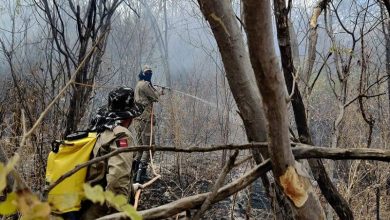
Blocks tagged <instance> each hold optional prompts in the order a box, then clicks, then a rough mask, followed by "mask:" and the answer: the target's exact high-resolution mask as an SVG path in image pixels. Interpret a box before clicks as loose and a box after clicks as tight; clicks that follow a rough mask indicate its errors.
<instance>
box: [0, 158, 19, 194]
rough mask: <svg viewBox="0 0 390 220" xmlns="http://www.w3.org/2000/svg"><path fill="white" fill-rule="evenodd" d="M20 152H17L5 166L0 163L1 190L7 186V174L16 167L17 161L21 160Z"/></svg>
mask: <svg viewBox="0 0 390 220" xmlns="http://www.w3.org/2000/svg"><path fill="white" fill-rule="evenodd" d="M19 158H20V157H19V154H15V155H14V156H13V157H12V158H11V159H10V160H9V161H8V163H7V165H5V166H4V164H3V163H0V191H3V190H4V189H5V187H6V186H7V175H8V174H9V173H10V172H11V171H12V170H13V169H14V167H15V165H16V163H17V162H18V161H19Z"/></svg>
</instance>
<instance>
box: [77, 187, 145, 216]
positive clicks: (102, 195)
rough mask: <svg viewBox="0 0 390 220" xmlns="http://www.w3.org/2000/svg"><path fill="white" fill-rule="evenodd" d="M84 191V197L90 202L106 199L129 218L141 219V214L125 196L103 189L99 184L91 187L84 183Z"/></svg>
mask: <svg viewBox="0 0 390 220" xmlns="http://www.w3.org/2000/svg"><path fill="white" fill-rule="evenodd" d="M84 193H85V197H86V198H87V199H89V200H91V201H92V202H95V203H96V202H99V203H100V204H103V203H104V202H105V201H106V202H107V203H108V204H110V205H112V206H113V207H114V208H116V209H117V210H118V211H122V212H124V213H126V215H127V216H128V217H130V218H131V219H133V220H141V219H142V216H140V215H139V214H138V213H137V210H135V208H134V207H133V206H131V205H130V204H129V203H128V201H127V198H126V197H125V196H123V195H115V194H114V193H113V192H110V191H104V190H103V188H102V187H101V186H99V185H96V186H94V187H91V186H90V185H88V184H84Z"/></svg>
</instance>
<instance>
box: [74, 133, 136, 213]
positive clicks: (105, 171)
mask: <svg viewBox="0 0 390 220" xmlns="http://www.w3.org/2000/svg"><path fill="white" fill-rule="evenodd" d="M119 140H121V142H120V143H121V144H120V143H119V142H118V141H119ZM123 140H126V141H123ZM123 143H127V147H128V146H131V145H133V144H134V143H133V138H132V136H131V133H130V132H129V130H128V129H127V128H125V127H122V126H116V127H115V128H114V129H113V130H109V129H107V130H105V131H104V132H102V133H101V134H100V137H99V138H98V140H97V142H96V145H95V147H94V149H93V157H99V156H103V155H105V154H108V153H110V152H111V151H114V150H116V149H118V148H119V147H126V146H124V144H123ZM132 162H133V153H132V152H126V153H121V154H118V155H115V156H113V157H110V158H109V159H107V160H105V161H100V162H99V163H95V164H92V165H91V166H90V168H89V171H88V176H87V180H86V181H87V182H88V183H89V184H91V185H96V184H99V185H101V186H103V187H105V190H109V191H112V192H114V193H115V194H122V195H125V196H126V197H128V198H129V199H130V200H131V199H132V198H133V197H134V190H133V185H132V177H131V173H130V170H131V168H132V167H131V166H132ZM87 203H90V202H88V201H87ZM83 209H84V210H81V212H82V217H81V219H83V220H89V219H91V220H92V219H96V218H99V217H102V216H104V215H107V214H110V213H113V212H117V211H115V209H113V208H110V207H109V206H108V205H106V204H105V205H99V204H91V203H90V204H86V205H83Z"/></svg>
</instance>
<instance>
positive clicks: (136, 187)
mask: <svg viewBox="0 0 390 220" xmlns="http://www.w3.org/2000/svg"><path fill="white" fill-rule="evenodd" d="M133 188H134V191H137V190H139V189H143V186H142V184H139V183H134V184H133Z"/></svg>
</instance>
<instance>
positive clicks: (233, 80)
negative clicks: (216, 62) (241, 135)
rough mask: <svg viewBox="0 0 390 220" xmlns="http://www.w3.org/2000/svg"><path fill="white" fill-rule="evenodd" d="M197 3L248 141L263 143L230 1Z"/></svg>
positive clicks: (256, 102) (257, 97) (257, 96)
mask: <svg viewBox="0 0 390 220" xmlns="http://www.w3.org/2000/svg"><path fill="white" fill-rule="evenodd" d="M198 2H199V5H200V9H201V11H202V13H203V15H204V16H205V18H206V20H207V21H208V22H209V24H210V26H211V29H212V31H213V34H214V36H215V39H216V41H217V44H218V48H219V51H220V53H221V56H222V61H223V64H224V67H225V71H226V77H227V79H228V82H229V86H230V88H231V90H232V94H233V97H234V99H235V101H236V103H237V106H238V108H239V110H240V115H241V117H242V119H243V122H244V126H245V130H246V134H247V136H248V140H249V141H250V142H253V141H266V140H267V131H266V126H265V118H264V113H263V107H262V105H261V98H260V92H259V90H258V88H257V86H256V81H255V77H254V73H253V69H252V67H251V64H250V60H249V55H248V52H247V51H246V47H245V44H244V40H243V36H242V33H241V31H240V28H239V26H238V23H237V21H236V17H235V15H234V12H233V9H232V6H231V5H230V1H227V0H223V1H220V0H198ZM257 152H259V151H257ZM261 153H262V155H263V156H266V155H267V151H262V152H261ZM255 159H256V162H260V161H261V157H260V155H259V154H258V153H256V154H255Z"/></svg>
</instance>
